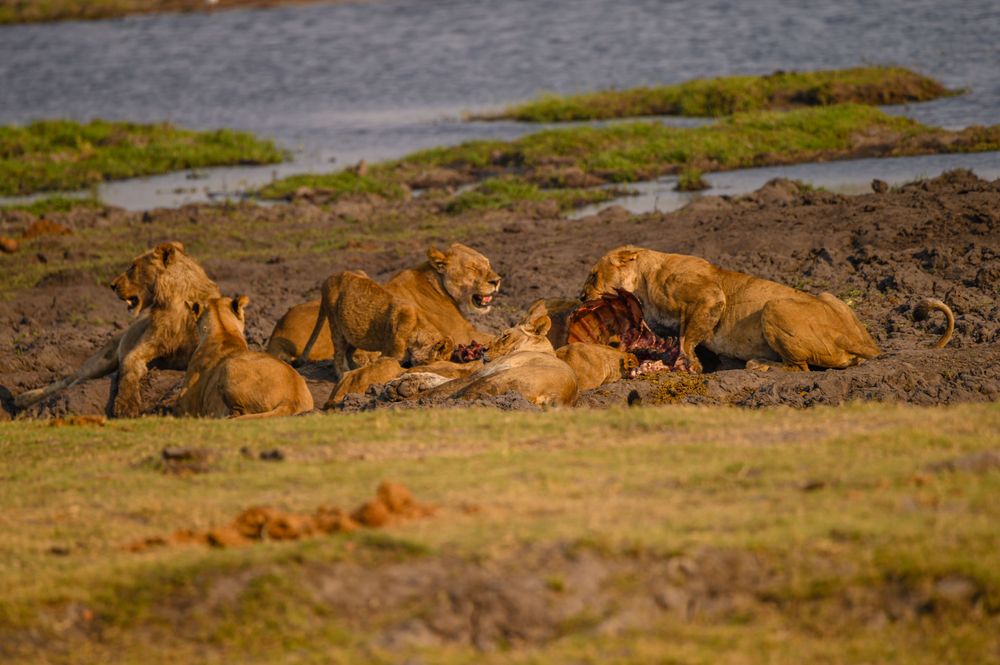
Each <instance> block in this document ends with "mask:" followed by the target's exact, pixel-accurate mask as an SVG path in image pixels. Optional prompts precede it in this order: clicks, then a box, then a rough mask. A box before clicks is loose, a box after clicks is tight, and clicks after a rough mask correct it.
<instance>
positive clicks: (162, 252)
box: [156, 241, 184, 266]
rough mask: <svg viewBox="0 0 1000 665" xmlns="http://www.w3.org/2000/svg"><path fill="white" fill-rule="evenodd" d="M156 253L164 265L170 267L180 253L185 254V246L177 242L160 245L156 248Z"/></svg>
mask: <svg viewBox="0 0 1000 665" xmlns="http://www.w3.org/2000/svg"><path fill="white" fill-rule="evenodd" d="M156 253H157V255H158V256H159V257H160V261H162V262H163V265H165V266H169V265H170V263H171V262H172V261H173V260H174V258H175V257H176V256H177V254H178V253H180V254H183V253H184V245H182V244H180V243H179V242H176V241H171V242H164V243H160V244H159V245H157V246H156Z"/></svg>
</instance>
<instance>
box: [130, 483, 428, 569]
mask: <svg viewBox="0 0 1000 665" xmlns="http://www.w3.org/2000/svg"><path fill="white" fill-rule="evenodd" d="M436 511H437V507H436V506H433V505H430V504H424V503H419V502H417V500H416V499H414V498H413V494H411V493H410V490H409V489H407V488H406V486H404V485H401V484H399V483H393V482H389V481H385V480H384V481H382V482H381V483H380V484H379V486H378V488H377V490H376V492H375V497H374V498H373V499H372V500H370V501H366V502H364V503H362V504H361V505H359V506H357V507H356V508H355V509H354V510H352V511H345V510H343V509H341V508H339V507H337V506H325V505H324V506H319V507H318V508H317V509H316V510H315V511H313V512H312V513H291V512H287V511H284V510H280V509H278V508H274V507H272V506H251V507H250V508H247V509H246V510H244V511H243V512H241V513H240V514H239V515H237V516H236V519H234V520H233V521H232V523H230V524H228V525H225V526H221V527H216V528H213V529H209V530H208V531H193V530H190V529H181V530H178V531H175V532H174V533H173V534H171V535H169V536H152V537H149V538H143V539H141V540H137V541H135V542H132V543H129V544H127V545H125V548H124V549H126V550H128V551H130V552H145V551H147V550H149V549H152V548H156V547H166V546H178V545H207V546H210V547H221V548H226V547H244V546H247V545H252V544H254V543H261V542H264V541H268V540H279V541H280V540H300V539H303V538H310V537H315V536H320V535H324V534H332V533H349V532H351V531H356V530H358V529H361V528H371V529H377V528H381V527H385V526H392V525H394V524H400V523H402V522H407V521H411V520H416V519H423V518H426V517H430V516H432V515H434V514H435V512H436Z"/></svg>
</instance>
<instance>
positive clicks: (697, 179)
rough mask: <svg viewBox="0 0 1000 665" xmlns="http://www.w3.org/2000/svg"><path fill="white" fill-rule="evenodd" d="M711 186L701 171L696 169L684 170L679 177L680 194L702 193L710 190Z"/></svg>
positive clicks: (677, 188) (678, 188) (678, 189)
mask: <svg viewBox="0 0 1000 665" xmlns="http://www.w3.org/2000/svg"><path fill="white" fill-rule="evenodd" d="M710 187H711V185H709V184H708V182H707V181H706V180H705V179H704V178H703V177H702V174H701V171H699V170H698V169H695V168H688V169H684V170H683V171H681V172H680V174H679V175H678V176H677V186H676V187H675V189H676V190H677V191H678V192H700V191H702V190H705V189H709V188H710Z"/></svg>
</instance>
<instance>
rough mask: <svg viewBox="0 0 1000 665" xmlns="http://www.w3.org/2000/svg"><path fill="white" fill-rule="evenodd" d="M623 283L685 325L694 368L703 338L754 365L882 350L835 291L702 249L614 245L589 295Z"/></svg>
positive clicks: (689, 365) (840, 361) (820, 362)
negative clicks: (762, 273)
mask: <svg viewBox="0 0 1000 665" xmlns="http://www.w3.org/2000/svg"><path fill="white" fill-rule="evenodd" d="M616 288H621V289H625V290H627V291H631V292H632V293H633V294H635V296H636V297H637V298H638V299H639V301H640V302H641V303H642V308H643V311H644V312H645V316H646V318H647V319H649V320H650V321H651V322H652V323H654V324H659V325H660V326H663V327H666V328H676V329H679V330H680V356H679V358H678V360H677V363H678V365H679V366H681V367H683V368H686V369H690V370H691V371H693V372H700V371H701V369H702V367H701V363H700V362H698V358H697V357H696V356H695V353H694V349H695V347H696V346H698V345H699V344H703V345H704V346H705V348H707V349H708V350H710V351H712V352H714V353H717V354H720V355H726V356H730V357H733V358H739V359H741V360H746V361H749V362H748V363H747V366H748V367H752V368H753V367H756V368H761V369H767V368H768V367H771V366H783V367H784V368H786V369H791V370H801V371H808V370H809V367H810V366H814V367H824V368H843V367H850V366H852V365H857V364H858V363H861V362H863V361H864V360H867V359H869V358H874V357H875V356H877V355H878V354H879V353H880V351H879V348H878V346H876V345H875V342H874V340H872V338H871V336H870V335H869V334H868V331H867V330H865V328H864V326H862V325H861V323H860V322H859V321H858V319H857V317H855V316H854V312H852V311H851V309H850V308H849V307H848V306H847V305H846V304H844V303H843V302H842V301H840V300H839V299H837V298H836V297H835V296H833V295H831V294H829V293H822V294H820V295H819V296H813V295H810V294H808V293H805V292H803V291H799V290H797V289H793V288H791V287H788V286H784V285H782V284H778V283H776V282H772V281H770V280H766V279H761V278H759V277H753V276H751V275H746V274H744V273H741V272H734V271H731V270H724V269H722V268H719V267H717V266H715V265H712V264H711V263H709V262H708V261H705V260H704V259H700V258H698V257H695V256H685V255H683V254H664V253H662V252H656V251H653V250H649V249H643V248H640V247H632V246H625V247H619V248H617V249H614V250H612V251H610V252H608V253H607V254H605V255H604V256H603V257H602V258H601V259H600V260H599V261H598V262H597V264H596V265H595V266H594V268H593V270H591V272H590V276H589V277H588V278H587V281H586V283H585V285H584V287H583V293H582V297H583V298H584V299H586V300H591V299H595V298H598V297H599V296H600V295H601V294H603V293H611V292H612V291H613V290H614V289H616ZM935 302H937V303H939V304H940V305H941V306H943V307H945V308H946V309H947V306H946V305H944V303H940V301H935ZM942 311H944V310H942ZM949 311H950V310H949ZM946 334H947V333H946ZM944 342H947V339H944ZM939 344H941V342H939ZM941 345H943V344H941Z"/></svg>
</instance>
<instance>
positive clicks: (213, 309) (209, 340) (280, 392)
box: [174, 296, 313, 418]
mask: <svg viewBox="0 0 1000 665" xmlns="http://www.w3.org/2000/svg"><path fill="white" fill-rule="evenodd" d="M248 302H249V298H247V297H246V296H237V297H235V298H213V299H211V300H209V301H208V302H206V303H199V302H189V303H188V304H187V305H188V309H189V310H190V312H191V315H192V316H193V317H194V318H195V320H196V322H197V323H196V326H197V331H198V346H197V348H196V349H195V351H194V354H193V355H192V356H191V360H190V362H189V363H188V367H187V374H185V375H184V386H183V387H182V388H181V394H180V397H178V398H177V404H176V406H175V407H174V413H175V414H176V415H178V416H207V417H214V418H226V417H230V418H267V417H269V416H291V415H295V414H298V413H305V412H307V411H311V410H312V408H313V398H312V395H311V394H310V392H309V389H308V388H307V387H306V382H305V380H303V378H302V377H301V376H300V375H299V373H298V372H296V371H295V370H294V369H292V368H291V367H290V366H289V365H288V364H287V363H283V362H281V361H280V360H278V359H276V358H274V357H272V356H269V355H267V354H266V353H260V352H257V351H251V350H250V349H249V348H248V347H247V343H246V339H244V337H243V328H244V316H243V309H244V308H245V307H246V304H247V303H248Z"/></svg>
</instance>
